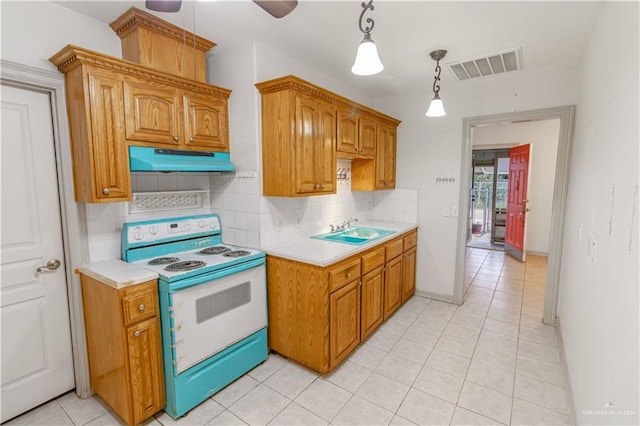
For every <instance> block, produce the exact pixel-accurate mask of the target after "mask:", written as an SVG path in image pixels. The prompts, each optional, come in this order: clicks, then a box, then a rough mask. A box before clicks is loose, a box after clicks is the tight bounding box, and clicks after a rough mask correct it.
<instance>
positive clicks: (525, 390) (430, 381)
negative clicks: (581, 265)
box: [7, 249, 569, 425]
mask: <svg viewBox="0 0 640 426" xmlns="http://www.w3.org/2000/svg"><path fill="white" fill-rule="evenodd" d="M545 276H546V258H544V257H537V256H529V257H528V260H527V262H526V264H521V263H519V262H517V261H514V260H513V259H511V258H509V257H508V256H506V255H505V254H504V253H503V252H498V251H486V250H481V249H468V251H467V278H466V279H467V285H468V287H467V291H466V298H465V303H464V304H463V305H462V306H455V305H452V304H449V303H444V302H440V301H435V300H430V299H426V298H423V297H418V296H415V297H413V298H412V299H410V300H409V301H408V302H407V303H405V304H404V306H402V308H401V309H400V310H399V311H398V312H397V313H396V314H395V315H394V316H393V317H392V318H391V319H389V321H387V322H386V323H385V324H383V325H382V326H381V327H380V329H379V330H378V331H377V332H376V333H375V334H374V335H373V336H371V338H370V339H368V340H367V341H366V342H365V343H364V344H363V345H361V346H360V347H359V348H358V349H357V350H356V351H355V352H354V353H353V354H352V356H351V357H350V358H349V359H348V360H347V361H346V362H345V363H344V364H343V365H342V366H340V368H338V369H337V370H335V371H334V372H333V373H331V374H329V375H326V376H324V377H321V376H319V375H317V374H316V373H314V372H312V371H310V370H308V369H306V368H304V367H301V366H300V365H298V364H296V363H295V362H291V361H287V360H286V359H284V358H282V357H281V356H279V355H275V354H273V355H271V356H270V357H269V359H268V360H267V361H266V362H265V363H263V364H262V365H260V366H258V367H257V368H255V369H254V370H252V371H250V372H249V373H247V374H246V375H245V376H243V377H242V378H240V379H238V380H237V381H236V382H234V383H233V384H231V385H230V386H229V387H227V388H226V389H224V390H223V391H222V392H220V393H218V394H216V395H214V396H213V397H212V398H210V399H208V400H207V401H205V402H204V403H203V404H201V405H199V406H198V407H197V408H195V409H194V410H192V411H191V412H190V413H189V414H188V415H187V416H185V417H183V418H181V419H179V420H178V421H175V420H173V419H172V418H170V417H169V416H168V415H167V414H164V413H161V414H158V415H156V416H155V418H152V419H151V420H150V421H148V422H147V424H150V425H158V424H162V425H173V424H182V425H244V424H250V425H264V424H281V425H326V424H332V425H357V424H360V425H386V424H391V425H409V424H419V425H447V424H451V425H487V424H514V425H520V424H522V425H525V424H526V425H532V424H540V425H554V424H567V423H569V404H568V399H567V392H566V382H565V378H564V376H563V370H562V368H561V364H560V353H559V346H558V341H557V337H556V333H555V329H554V328H553V327H549V326H546V325H543V324H542V322H541V318H542V307H543V302H544V282H545ZM7 424H11V425H17V424H38V425H117V424H122V421H121V420H120V419H119V418H118V416H117V415H115V414H113V413H112V412H110V411H109V408H108V407H107V406H106V405H104V403H102V401H101V400H100V399H99V398H91V399H87V400H80V399H78V398H77V397H76V396H75V394H74V393H68V394H66V395H64V396H62V397H60V398H58V399H56V400H54V401H51V402H49V403H47V404H45V405H42V406H40V407H38V408H36V409H34V410H32V411H30V412H28V413H26V414H24V415H22V416H20V417H18V418H16V419H14V420H12V421H10V422H9V423H7Z"/></svg>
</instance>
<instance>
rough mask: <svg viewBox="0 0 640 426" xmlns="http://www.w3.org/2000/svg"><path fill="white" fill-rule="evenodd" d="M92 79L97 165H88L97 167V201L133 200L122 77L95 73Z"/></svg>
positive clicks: (90, 76)
mask: <svg viewBox="0 0 640 426" xmlns="http://www.w3.org/2000/svg"><path fill="white" fill-rule="evenodd" d="M88 79H89V91H90V102H89V104H90V106H89V108H90V110H91V131H92V139H93V143H92V149H93V165H91V166H90V165H87V167H92V168H93V178H94V179H95V185H94V188H93V190H94V191H95V194H94V195H95V197H96V200H97V201H106V200H110V199H116V198H117V199H120V200H122V199H129V198H130V196H131V181H130V173H129V153H128V152H127V144H126V141H125V140H124V135H123V134H122V129H123V127H124V123H123V117H124V116H123V112H122V80H121V79H119V78H118V77H117V76H112V75H108V74H101V73H93V72H92V73H90V74H89V76H88ZM75 178H76V179H78V177H75ZM76 186H77V185H76Z"/></svg>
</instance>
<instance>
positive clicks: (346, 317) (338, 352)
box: [329, 279, 360, 366]
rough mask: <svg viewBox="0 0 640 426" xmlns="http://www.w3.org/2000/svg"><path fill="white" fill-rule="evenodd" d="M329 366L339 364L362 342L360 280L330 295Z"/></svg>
mask: <svg viewBox="0 0 640 426" xmlns="http://www.w3.org/2000/svg"><path fill="white" fill-rule="evenodd" d="M329 336H330V338H329V357H330V359H329V366H334V365H338V364H340V363H341V362H342V360H343V359H345V358H346V357H347V355H349V354H350V353H351V351H353V350H354V349H355V348H356V347H357V346H358V344H359V343H360V280H359V279H357V280H355V281H352V282H350V283H349V284H347V285H346V286H344V287H342V288H341V289H340V290H336V291H334V292H333V293H331V294H330V295H329Z"/></svg>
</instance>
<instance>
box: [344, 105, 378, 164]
mask: <svg viewBox="0 0 640 426" xmlns="http://www.w3.org/2000/svg"><path fill="white" fill-rule="evenodd" d="M336 152H337V156H338V158H375V155H376V121H375V120H372V119H370V118H367V117H363V116H361V115H360V114H358V113H357V112H356V111H354V110H353V109H351V110H347V109H343V108H340V109H338V142H337V145H336Z"/></svg>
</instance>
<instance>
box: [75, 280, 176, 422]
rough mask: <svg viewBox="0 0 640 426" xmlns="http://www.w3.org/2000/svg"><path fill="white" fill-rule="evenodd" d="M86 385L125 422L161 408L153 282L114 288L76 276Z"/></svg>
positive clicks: (156, 298) (162, 390)
mask: <svg viewBox="0 0 640 426" xmlns="http://www.w3.org/2000/svg"><path fill="white" fill-rule="evenodd" d="M81 283H82V300H83V305H84V319H85V329H86V336H87V350H88V353H89V372H90V379H91V387H92V388H93V390H94V392H95V393H96V394H97V395H99V396H100V397H101V398H102V399H103V400H104V401H105V402H106V403H107V404H108V405H109V406H110V407H111V408H113V410H114V411H115V412H116V413H117V414H118V415H119V416H120V417H122V419H123V420H124V421H126V422H127V423H128V424H130V425H134V424H139V423H141V422H142V421H144V420H146V419H148V418H149V417H151V416H152V415H153V414H155V413H157V412H158V411H160V410H161V409H162V407H164V404H165V392H164V374H163V364H162V348H161V336H160V320H159V316H158V297H157V287H158V286H157V282H156V281H155V280H154V281H148V282H145V283H142V284H138V285H134V286H131V287H127V288H123V289H116V288H113V287H110V286H109V285H107V284H103V283H101V282H100V281H98V280H96V279H94V278H92V277H89V276H87V275H84V274H81Z"/></svg>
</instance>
